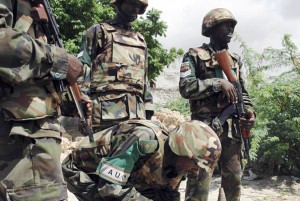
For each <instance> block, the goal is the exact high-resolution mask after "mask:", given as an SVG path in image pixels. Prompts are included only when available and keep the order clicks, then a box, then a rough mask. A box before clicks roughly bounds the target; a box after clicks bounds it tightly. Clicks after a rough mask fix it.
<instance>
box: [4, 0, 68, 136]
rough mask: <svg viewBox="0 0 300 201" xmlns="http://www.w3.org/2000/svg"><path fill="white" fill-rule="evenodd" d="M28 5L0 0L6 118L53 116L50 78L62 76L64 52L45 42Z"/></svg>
mask: <svg viewBox="0 0 300 201" xmlns="http://www.w3.org/2000/svg"><path fill="white" fill-rule="evenodd" d="M31 7H32V6H31V3H30V1H29V0H23V1H19V0H0V46H1V48H0V84H1V88H0V96H1V99H0V108H1V110H2V112H4V114H5V118H6V119H7V120H14V121H19V120H21V121H23V120H36V119H43V118H45V117H47V116H53V115H56V114H57V110H58V105H57V103H56V101H55V100H54V98H53V97H54V95H56V92H55V89H54V87H53V83H52V80H53V79H57V80H60V79H64V78H65V77H66V72H67V67H68V57H67V52H66V51H65V50H64V49H61V48H59V47H56V46H52V45H48V44H47V43H46V38H45V37H44V35H43V34H42V32H41V27H39V25H38V24H35V22H33V21H32V18H31ZM36 35H40V36H41V37H40V38H39V39H37V38H35V36H36ZM41 122H42V121H41ZM41 124H42V125H40V126H41V127H43V128H45V129H50V130H53V129H54V130H60V128H58V127H59V126H58V125H48V124H47V125H45V123H41ZM57 126H58V127H57Z"/></svg>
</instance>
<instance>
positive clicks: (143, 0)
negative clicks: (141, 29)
mask: <svg viewBox="0 0 300 201" xmlns="http://www.w3.org/2000/svg"><path fill="white" fill-rule="evenodd" d="M132 1H133V2H138V3H140V4H142V5H143V8H142V9H141V11H140V12H139V14H140V15H142V14H144V13H145V11H146V8H147V6H148V0H132ZM120 2H121V1H120V0H111V1H110V3H111V4H113V5H115V6H117V7H118V6H119V5H120Z"/></svg>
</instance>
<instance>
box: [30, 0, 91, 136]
mask: <svg viewBox="0 0 300 201" xmlns="http://www.w3.org/2000/svg"><path fill="white" fill-rule="evenodd" d="M30 2H31V5H32V6H33V8H32V10H31V12H32V17H33V20H34V21H35V22H37V23H39V24H40V25H41V27H42V28H43V31H44V33H45V35H46V37H47V43H48V44H52V45H56V46H58V47H61V48H63V43H62V40H61V34H60V32H59V26H58V24H57V23H56V20H55V17H54V15H53V12H52V10H51V7H50V3H49V1H48V0H30ZM53 83H54V85H55V88H56V90H58V91H59V92H63V91H64V88H65V86H67V89H68V92H69V94H70V95H71V97H72V99H73V101H74V103H75V105H76V109H77V113H78V115H79V118H80V123H81V125H82V128H83V132H84V134H85V135H88V136H89V139H90V142H94V139H93V131H92V129H91V128H90V127H89V125H88V121H87V119H86V115H85V112H84V111H85V110H84V109H83V106H82V104H81V102H80V100H81V92H80V89H79V87H78V85H77V83H75V84H73V85H72V86H69V85H67V84H65V83H64V82H63V81H62V80H59V81H53Z"/></svg>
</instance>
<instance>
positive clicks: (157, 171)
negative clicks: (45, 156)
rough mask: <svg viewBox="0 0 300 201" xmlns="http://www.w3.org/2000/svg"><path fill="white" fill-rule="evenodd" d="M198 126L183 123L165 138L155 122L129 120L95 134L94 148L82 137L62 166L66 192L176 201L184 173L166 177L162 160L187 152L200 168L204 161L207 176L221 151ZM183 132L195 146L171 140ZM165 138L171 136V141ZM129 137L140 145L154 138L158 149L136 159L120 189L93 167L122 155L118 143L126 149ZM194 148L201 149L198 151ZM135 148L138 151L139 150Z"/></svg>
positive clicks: (86, 196) (81, 197)
mask: <svg viewBox="0 0 300 201" xmlns="http://www.w3.org/2000/svg"><path fill="white" fill-rule="evenodd" d="M199 125H201V122H199V121H192V122H185V123H182V124H181V125H180V126H179V127H178V128H177V129H175V130H174V131H172V132H170V133H169V134H168V132H167V131H166V129H165V128H164V126H163V125H162V124H160V123H158V122H157V123H155V122H152V121H148V120H129V121H125V122H122V123H120V124H119V125H115V126H113V127H111V128H108V129H105V130H103V131H100V132H98V133H95V134H94V139H95V144H90V143H89V140H88V138H87V137H85V138H84V139H83V140H82V141H80V142H79V143H78V145H77V147H76V149H75V150H74V151H73V152H72V153H71V154H70V155H69V157H67V158H66V159H65V161H64V162H63V173H64V176H65V179H66V181H67V182H68V187H69V190H70V191H71V192H73V193H74V194H75V195H76V197H77V198H78V199H79V200H111V199H113V200H157V201H160V200H175V201H176V200H177V201H179V200H180V194H179V192H178V187H179V184H180V181H181V180H182V176H183V175H180V174H179V175H176V176H174V177H172V178H170V177H168V176H167V175H166V174H167V172H165V168H164V167H165V164H164V163H165V161H166V159H168V158H170V156H171V155H172V154H173V155H174V154H175V155H177V154H178V155H179V156H180V157H186V156H187V155H186V154H187V153H189V154H188V155H189V157H190V158H191V160H194V161H195V162H197V163H198V165H199V167H203V164H205V163H207V164H210V165H209V170H208V171H206V168H204V169H202V170H203V171H202V172H205V173H206V172H209V175H210V176H209V177H210V178H211V172H212V171H213V168H214V167H215V165H216V164H217V160H218V158H219V156H220V153H221V145H220V141H219V140H218V137H217V135H216V134H215V133H214V132H213V131H211V129H209V128H208V127H207V126H206V125H203V127H201V126H199ZM206 128H208V129H206ZM194 131H197V132H194ZM185 133H188V134H190V135H189V136H191V138H192V139H193V140H194V142H193V143H191V141H192V140H191V141H189V140H186V141H185V142H186V143H187V144H186V146H184V147H183V146H181V143H182V141H180V140H176V141H174V140H175V139H179V138H180V136H181V138H185V137H183V136H184V135H185ZM168 135H173V136H174V138H170V136H169V137H168ZM132 136H137V137H138V141H139V144H140V145H141V142H142V141H147V140H156V141H157V142H158V145H159V146H158V148H157V149H156V150H155V151H154V152H152V153H148V154H144V155H141V156H140V157H139V159H138V160H137V161H136V163H135V166H134V168H133V170H132V172H131V173H130V177H129V180H128V181H127V183H126V184H125V185H122V186H121V185H117V184H115V183H111V182H109V181H107V180H105V179H103V178H101V177H99V176H97V174H96V168H97V165H98V163H99V162H100V161H101V158H102V157H107V156H111V155H114V154H115V153H117V156H118V155H121V153H122V152H124V151H125V150H124V149H123V144H124V143H125V144H126V145H127V146H129V145H128V144H130V143H129V142H130V141H128V139H130V138H131V137H132ZM188 138H190V137H188ZM166 146H167V147H169V146H170V148H171V147H172V148H171V150H172V149H173V150H177V152H176V153H174V152H172V151H171V152H168V151H167V152H166V151H165V150H166ZM144 147H147V146H144ZM195 147H201V149H198V148H195ZM140 149H143V148H142V146H140ZM181 151H182V152H181ZM178 155H177V156H178ZM175 161H176V160H175ZM175 161H172V162H173V163H174V162H175ZM208 161H209V162H208ZM174 165H175V164H174ZM206 167H207V166H206ZM205 173H204V174H205ZM203 178H204V177H203ZM209 182H210V180H209ZM209 182H206V183H204V184H203V186H204V187H203V188H204V189H209ZM137 191H138V192H137ZM207 193H208V191H205V194H203V195H202V197H203V198H204V199H203V200H207ZM131 196H133V197H131Z"/></svg>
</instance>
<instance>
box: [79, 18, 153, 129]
mask: <svg viewBox="0 0 300 201" xmlns="http://www.w3.org/2000/svg"><path fill="white" fill-rule="evenodd" d="M79 59H80V60H81V61H82V62H83V63H84V64H85V68H86V70H85V77H84V82H83V84H82V89H83V90H87V91H89V95H90V97H91V99H92V100H93V109H92V119H93V126H94V130H96V131H97V130H101V129H103V128H107V127H109V126H112V125H115V124H117V123H119V122H122V121H125V120H128V119H134V118H141V119H144V118H145V117H146V115H145V110H153V107H152V105H153V104H152V96H151V94H150V93H149V89H148V86H147V83H148V80H147V71H148V64H147V46H146V42H145V40H144V37H143V36H142V35H141V34H139V33H138V32H136V31H133V30H130V29H124V28H122V26H121V25H120V24H117V23H116V22H114V21H111V22H107V23H101V24H96V25H94V26H92V27H91V28H89V29H88V30H87V31H86V32H85V33H84V35H83V40H82V46H81V52H80V53H79Z"/></svg>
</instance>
